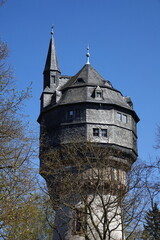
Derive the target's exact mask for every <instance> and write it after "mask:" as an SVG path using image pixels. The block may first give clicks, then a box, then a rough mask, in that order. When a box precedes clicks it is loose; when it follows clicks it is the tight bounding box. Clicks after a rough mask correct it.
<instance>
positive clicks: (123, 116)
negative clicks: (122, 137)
mask: <svg viewBox="0 0 160 240" xmlns="http://www.w3.org/2000/svg"><path fill="white" fill-rule="evenodd" d="M122 122H124V123H127V115H125V114H122Z"/></svg>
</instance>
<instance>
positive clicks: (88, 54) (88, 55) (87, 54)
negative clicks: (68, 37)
mask: <svg viewBox="0 0 160 240" xmlns="http://www.w3.org/2000/svg"><path fill="white" fill-rule="evenodd" d="M86 57H87V62H86V64H90V62H89V57H90V53H89V45H88V47H87V53H86Z"/></svg>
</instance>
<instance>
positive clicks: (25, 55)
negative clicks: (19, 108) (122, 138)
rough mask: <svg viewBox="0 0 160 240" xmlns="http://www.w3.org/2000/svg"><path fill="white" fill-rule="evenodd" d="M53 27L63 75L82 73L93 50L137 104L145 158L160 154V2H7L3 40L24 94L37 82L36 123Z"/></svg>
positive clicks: (30, 108) (0, 12) (0, 20)
mask: <svg viewBox="0 0 160 240" xmlns="http://www.w3.org/2000/svg"><path fill="white" fill-rule="evenodd" d="M52 24H54V26H55V28H54V32H55V34H54V37H55V42H56V49H57V55H58V60H59V65H60V68H61V72H62V74H65V75H74V74H75V73H77V71H79V70H80V69H81V68H82V66H83V65H84V64H85V62H86V57H85V54H86V47H87V45H88V43H89V44H90V53H91V59H90V61H91V65H92V66H93V67H94V68H95V69H96V70H97V71H98V72H99V73H100V74H101V75H102V76H103V77H104V78H106V79H108V80H110V81H111V83H112V84H113V86H114V87H115V88H117V89H118V90H120V91H121V92H122V94H123V95H129V96H131V98H132V100H133V103H134V109H135V111H136V112H137V114H138V115H139V117H140V119H141V121H140V123H139V124H138V137H139V139H138V146H139V157H140V158H142V159H143V160H148V158H149V155H151V156H154V155H155V154H158V152H155V150H154V149H153V145H154V144H155V139H156V136H155V133H156V125H157V124H159V123H160V0H45V1H44V0H14V1H13V0H8V1H7V2H6V4H5V5H4V6H3V7H1V8H0V38H1V40H3V41H6V42H7V43H8V45H9V49H10V53H9V59H8V62H9V63H10V64H11V65H12V67H13V69H14V75H15V78H16V82H17V87H18V89H22V88H25V87H26V86H28V85H29V84H30V82H32V83H33V90H32V91H33V92H32V95H33V97H32V99H30V100H29V103H28V104H27V105H26V112H27V113H28V114H30V116H31V121H32V123H33V124H36V119H37V117H38V114H39V97H40V95H41V91H42V81H43V79H42V72H43V69H44V64H45V60H46V55H47V51H48V44H49V39H50V29H51V25H52ZM36 126H37V128H38V124H37V125H36Z"/></svg>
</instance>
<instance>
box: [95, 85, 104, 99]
mask: <svg viewBox="0 0 160 240" xmlns="http://www.w3.org/2000/svg"><path fill="white" fill-rule="evenodd" d="M102 97H103V96H102V89H101V88H100V87H99V86H97V87H96V89H95V99H102Z"/></svg>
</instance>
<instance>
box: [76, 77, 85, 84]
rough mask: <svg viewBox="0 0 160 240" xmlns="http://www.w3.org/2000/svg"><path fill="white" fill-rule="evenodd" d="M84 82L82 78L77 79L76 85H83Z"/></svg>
mask: <svg viewBox="0 0 160 240" xmlns="http://www.w3.org/2000/svg"><path fill="white" fill-rule="evenodd" d="M84 82H85V81H84V80H83V78H78V79H77V81H76V83H84Z"/></svg>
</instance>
